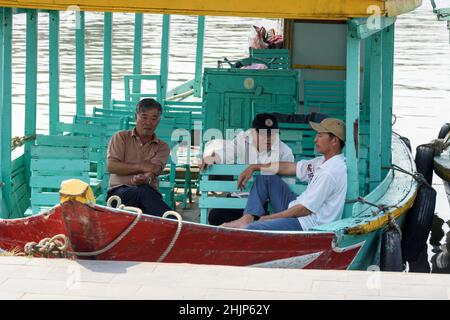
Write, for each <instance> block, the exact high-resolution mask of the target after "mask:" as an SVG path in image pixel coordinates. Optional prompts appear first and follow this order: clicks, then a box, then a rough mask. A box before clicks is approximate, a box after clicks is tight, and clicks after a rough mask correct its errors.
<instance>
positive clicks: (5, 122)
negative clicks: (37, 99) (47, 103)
mask: <svg viewBox="0 0 450 320" xmlns="http://www.w3.org/2000/svg"><path fill="white" fill-rule="evenodd" d="M2 10H3V16H2V18H3V19H2V20H3V21H2V28H1V30H2V39H3V41H2V44H1V46H2V47H1V51H0V52H3V55H2V56H3V61H1V63H2V65H1V66H2V69H1V70H2V75H1V78H2V81H1V82H2V83H1V86H0V88H1V89H3V90H0V91H2V92H1V96H0V98H1V99H0V115H1V119H0V129H1V133H0V134H1V140H0V148H1V149H0V150H1V152H0V165H1V167H0V170H1V175H0V178H1V180H0V182H1V183H2V188H1V191H2V193H3V204H2V208H1V209H2V212H1V213H0V214H1V217H2V218H8V217H9V216H10V214H11V210H12V202H11V192H12V185H11V126H12V123H11V122H12V100H11V99H12V9H11V8H4V9H2Z"/></svg>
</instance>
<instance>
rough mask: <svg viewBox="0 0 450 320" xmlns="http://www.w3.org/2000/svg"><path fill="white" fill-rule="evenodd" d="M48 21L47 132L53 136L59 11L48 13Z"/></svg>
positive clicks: (55, 106) (57, 112)
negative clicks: (48, 90)
mask: <svg viewBox="0 0 450 320" xmlns="http://www.w3.org/2000/svg"><path fill="white" fill-rule="evenodd" d="M49 20H50V21H49V42H48V45H49V48H48V50H49V77H50V79H49V82H50V84H49V89H50V92H49V99H50V101H49V109H50V110H49V116H50V118H49V131H50V134H52V135H55V134H57V132H58V122H59V11H53V10H52V11H50V13H49Z"/></svg>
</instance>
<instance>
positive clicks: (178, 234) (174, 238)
mask: <svg viewBox="0 0 450 320" xmlns="http://www.w3.org/2000/svg"><path fill="white" fill-rule="evenodd" d="M170 215H172V216H175V217H176V218H177V220H178V227H177V231H176V232H175V234H174V236H173V238H172V241H171V242H170V244H169V246H168V247H167V249H166V251H164V253H163V254H162V255H161V257H159V259H158V260H157V261H156V262H162V261H163V260H164V259H165V258H166V257H167V255H168V254H169V253H170V251H172V248H173V246H174V245H175V242H176V241H177V240H178V237H179V236H180V233H181V228H182V226H183V218H182V217H181V215H180V214H179V213H178V212H176V211H166V212H165V213H164V214H163V218H167V217H168V216H170Z"/></svg>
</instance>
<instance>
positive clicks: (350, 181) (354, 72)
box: [343, 28, 361, 218]
mask: <svg viewBox="0 0 450 320" xmlns="http://www.w3.org/2000/svg"><path fill="white" fill-rule="evenodd" d="M360 51H361V50H360V39H359V38H357V37H356V36H355V35H354V34H352V32H351V31H350V28H349V29H348V31H347V63H346V65H347V70H346V82H345V85H346V90H345V92H346V112H345V114H346V119H345V120H346V121H345V122H346V142H347V143H346V146H345V158H346V162H347V199H356V198H357V197H358V196H359V171H358V158H357V156H356V148H355V145H354V143H353V141H354V134H353V124H354V123H355V121H359V86H360V81H359V79H360V64H361V63H360V60H361V59H360ZM352 210H353V205H352V204H346V205H345V210H344V215H343V217H344V218H348V217H351V216H352Z"/></svg>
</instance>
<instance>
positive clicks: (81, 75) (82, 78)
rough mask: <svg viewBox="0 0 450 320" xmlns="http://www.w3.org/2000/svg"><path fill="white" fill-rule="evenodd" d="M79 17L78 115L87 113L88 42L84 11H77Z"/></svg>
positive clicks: (77, 33) (77, 57)
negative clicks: (86, 39)
mask: <svg viewBox="0 0 450 320" xmlns="http://www.w3.org/2000/svg"><path fill="white" fill-rule="evenodd" d="M76 14H77V17H78V19H79V20H78V21H79V23H78V25H77V28H76V30H75V42H76V48H75V51H76V64H77V70H76V79H77V83H76V92H77V103H76V105H77V109H76V114H77V115H85V114H86V57H85V51H86V44H85V42H86V41H85V14H84V11H77V12H76Z"/></svg>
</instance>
